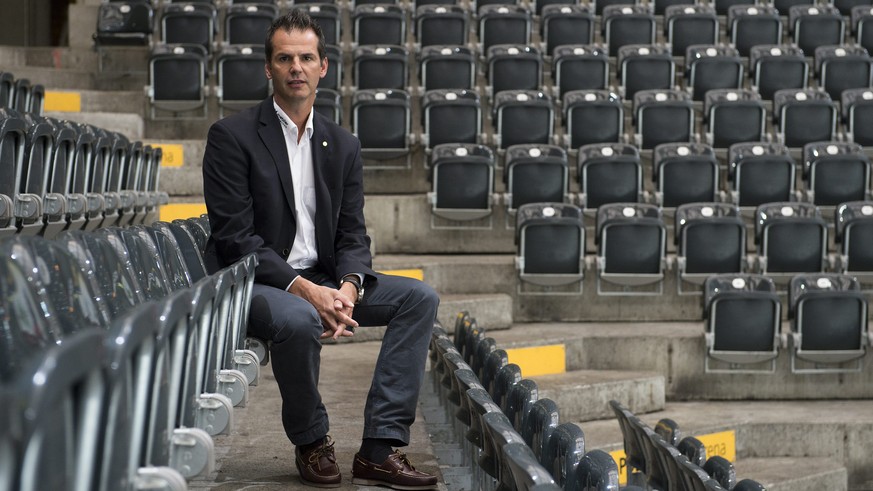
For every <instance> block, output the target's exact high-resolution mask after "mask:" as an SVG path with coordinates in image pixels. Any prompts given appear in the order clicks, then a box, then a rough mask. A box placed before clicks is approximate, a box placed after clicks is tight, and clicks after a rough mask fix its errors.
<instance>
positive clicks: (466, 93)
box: [422, 89, 482, 149]
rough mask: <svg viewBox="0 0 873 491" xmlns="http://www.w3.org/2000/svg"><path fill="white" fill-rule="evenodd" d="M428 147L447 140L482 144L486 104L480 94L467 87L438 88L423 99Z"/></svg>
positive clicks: (430, 91) (425, 138)
mask: <svg viewBox="0 0 873 491" xmlns="http://www.w3.org/2000/svg"><path fill="white" fill-rule="evenodd" d="M422 113H423V118H424V134H423V135H422V138H423V139H424V140H425V145H426V146H425V148H427V149H433V147H435V146H437V145H440V144H443V143H471V144H472V143H479V138H480V135H481V133H482V106H481V102H480V100H479V94H478V93H477V92H476V91H473V90H466V89H434V90H429V91H427V92H425V94H424V98H423V99H422Z"/></svg>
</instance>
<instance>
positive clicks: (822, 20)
mask: <svg viewBox="0 0 873 491" xmlns="http://www.w3.org/2000/svg"><path fill="white" fill-rule="evenodd" d="M810 3H811V2H810ZM776 8H777V9H779V7H778V6H776ZM779 11H780V12H783V11H784V10H782V9H779ZM788 27H789V33H790V34H791V36H792V40H793V41H794V44H796V45H797V46H798V47H799V48H800V49H802V50H803V52H804V53H809V54H813V53H815V50H816V48H818V47H819V46H829V45H836V44H843V42H844V41H845V36H846V21H845V20H844V19H843V16H842V15H841V14H840V11H839V10H838V9H837V8H836V7H834V6H832V5H811V4H806V5H793V6H791V7H790V8H789V9H788Z"/></svg>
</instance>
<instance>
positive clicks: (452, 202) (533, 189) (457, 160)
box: [430, 142, 871, 220]
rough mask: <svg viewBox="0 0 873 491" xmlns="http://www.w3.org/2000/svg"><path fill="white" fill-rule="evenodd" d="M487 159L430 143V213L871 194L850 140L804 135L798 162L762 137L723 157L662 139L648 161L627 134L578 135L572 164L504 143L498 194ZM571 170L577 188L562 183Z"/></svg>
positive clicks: (824, 200) (479, 149)
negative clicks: (585, 138)
mask: <svg viewBox="0 0 873 491" xmlns="http://www.w3.org/2000/svg"><path fill="white" fill-rule="evenodd" d="M497 160H498V159H497V157H496V156H495V154H494V152H493V151H492V150H491V149H490V148H488V147H486V146H483V145H470V144H448V143H447V144H440V145H437V147H436V148H435V149H434V152H433V153H432V155H431V160H430V170H431V179H432V181H433V189H432V195H431V198H432V200H431V201H432V203H433V211H434V213H436V214H445V215H447V216H446V217H447V218H454V219H456V220H463V219H465V218H469V219H475V218H481V217H482V216H485V215H488V214H490V212H491V211H492V208H493V207H494V205H495V204H497V203H501V202H502V203H504V204H505V205H506V208H507V209H508V210H509V211H510V212H511V213H513V212H515V210H517V209H519V208H520V207H522V206H523V205H525V204H528V203H541V202H553V203H555V202H556V203H572V204H577V205H579V206H581V207H582V208H583V209H585V210H592V211H593V210H596V209H597V208H599V207H600V206H601V205H604V204H610V203H628V202H641V203H645V202H649V203H653V204H655V205H658V206H660V207H664V208H671V209H672V208H676V207H679V206H681V205H684V204H688V203H697V202H717V201H719V202H722V203H723V206H728V205H734V206H739V207H741V208H742V209H744V210H747V211H753V210H754V208H755V207H757V206H760V205H763V204H766V203H772V202H787V201H800V202H806V203H812V204H814V205H816V206H822V207H834V206H838V205H840V204H842V203H846V202H855V201H864V200H867V199H869V198H870V194H871V189H870V174H871V167H870V161H869V157H868V156H867V155H866V154H865V153H864V151H863V150H862V148H861V147H860V146H859V145H856V144H849V143H842V142H816V143H813V144H808V145H806V146H805V147H804V153H803V159H802V160H801V163H800V164H798V163H796V161H795V159H794V158H793V157H792V155H791V153H790V152H789V150H788V148H787V147H785V146H784V145H780V144H772V143H770V144H768V143H736V144H734V145H731V147H730V151H729V152H728V154H727V158H726V159H720V158H718V157H717V156H716V152H715V151H714V149H713V148H712V147H710V146H708V145H705V144H688V143H664V144H661V145H658V146H657V147H655V150H654V152H653V156H652V158H651V164H650V165H649V164H646V165H644V160H643V158H642V157H641V155H640V151H639V149H637V148H636V147H635V146H633V145H630V144H619V143H612V144H610V143H595V144H589V145H584V146H582V147H581V148H580V149H579V152H578V153H577V155H576V158H575V165H573V164H571V162H570V158H569V157H568V153H567V152H566V151H565V150H564V149H563V148H561V147H558V146H556V145H513V146H511V147H509V148H508V149H507V150H506V153H505V155H504V158H503V159H502V164H503V165H502V175H503V181H504V189H505V191H504V193H502V194H495V184H494V181H495V173H496V168H497ZM571 167H572V169H571ZM571 176H574V182H573V188H575V189H577V190H578V193H573V192H571V182H570V181H571ZM649 181H651V184H649V183H648V182H649ZM453 209H456V210H457V211H452V210H453ZM465 210H466V211H465ZM448 215H455V216H454V217H451V216H448Z"/></svg>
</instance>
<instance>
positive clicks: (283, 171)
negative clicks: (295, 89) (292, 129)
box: [258, 97, 297, 218]
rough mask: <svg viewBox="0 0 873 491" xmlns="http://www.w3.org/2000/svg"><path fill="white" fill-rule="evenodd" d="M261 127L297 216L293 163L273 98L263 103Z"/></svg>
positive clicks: (287, 200)
mask: <svg viewBox="0 0 873 491" xmlns="http://www.w3.org/2000/svg"><path fill="white" fill-rule="evenodd" d="M260 122H261V127H260V128H258V134H259V135H260V137H261V141H262V142H263V143H264V146H265V147H267V151H269V152H270V155H271V156H272V157H273V164H274V165H275V166H276V171H277V172H278V174H279V182H280V183H281V186H282V190H283V191H284V192H285V201H286V202H287V203H288V208H290V209H291V213H292V214H294V216H295V218H296V216H297V210H296V208H295V207H294V186H293V185H292V184H291V163H290V162H289V161H288V149H287V147H286V145H285V135H284V134H283V133H282V125H281V123H279V116H278V115H276V111H275V108H274V107H273V98H272V97H270V98H267V99H266V100H265V101H264V102H262V103H261V111H260Z"/></svg>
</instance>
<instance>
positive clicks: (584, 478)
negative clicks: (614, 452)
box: [565, 449, 619, 490]
mask: <svg viewBox="0 0 873 491" xmlns="http://www.w3.org/2000/svg"><path fill="white" fill-rule="evenodd" d="M574 478H575V481H576V488H575V489H586V490H587V489H592V490H594V489H618V482H619V477H618V465H617V464H616V463H615V460H613V458H612V456H610V455H609V454H608V453H606V452H604V451H603V450H600V449H594V450H591V451H589V452H587V453H586V454H585V455H584V456H583V457H582V459H581V460H580V461H579V465H578V466H576V475H575V477H574ZM565 489H567V488H566V487H565Z"/></svg>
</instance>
